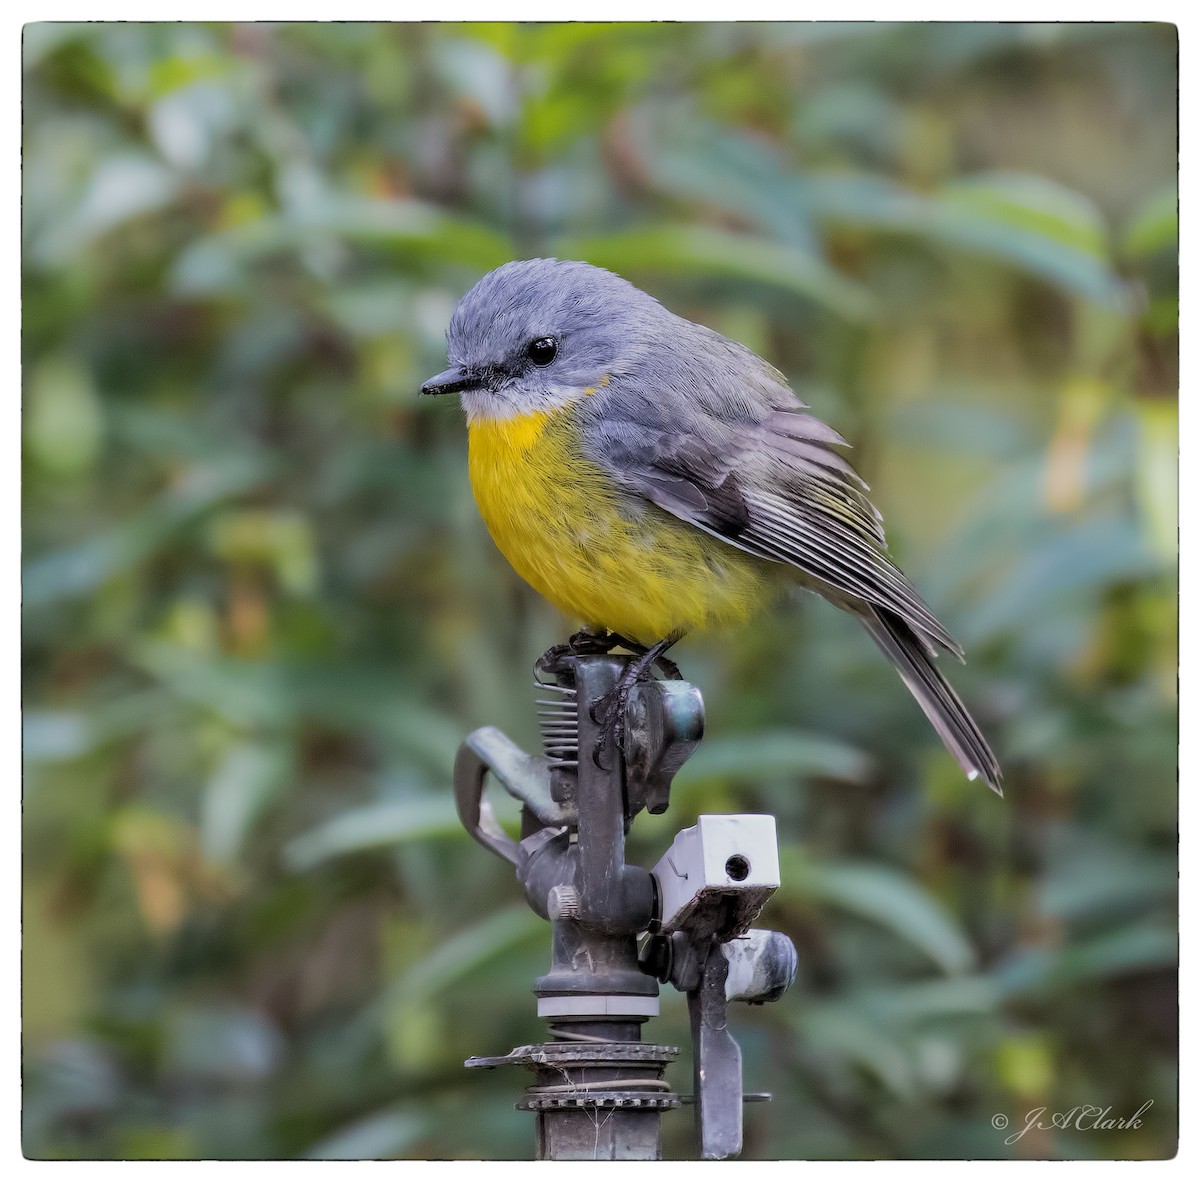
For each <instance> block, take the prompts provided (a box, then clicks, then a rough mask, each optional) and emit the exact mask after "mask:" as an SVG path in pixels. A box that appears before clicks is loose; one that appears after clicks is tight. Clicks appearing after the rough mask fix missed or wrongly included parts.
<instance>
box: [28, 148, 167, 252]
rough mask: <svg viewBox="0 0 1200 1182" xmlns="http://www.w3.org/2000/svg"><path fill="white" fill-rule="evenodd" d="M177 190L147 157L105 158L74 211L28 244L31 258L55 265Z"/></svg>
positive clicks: (155, 163) (129, 155) (162, 204)
mask: <svg viewBox="0 0 1200 1182" xmlns="http://www.w3.org/2000/svg"><path fill="white" fill-rule="evenodd" d="M177 189H178V181H177V180H176V178H175V177H174V176H172V174H171V173H170V171H169V170H167V169H166V168H164V167H163V166H162V165H161V164H158V163H157V162H156V161H154V160H151V159H150V158H149V157H147V156H142V155H139V154H134V153H128V154H123V155H119V156H114V157H113V158H112V159H109V160H105V161H103V162H102V163H101V164H100V166H99V167H98V168H97V169H96V172H95V174H94V175H93V176H92V178H91V182H90V184H89V185H88V187H87V189H86V190H85V191H84V193H83V196H82V198H81V199H80V201H79V204H78V206H77V207H76V208H75V210H74V211H73V212H72V213H71V214H70V215H69V216H68V217H67V218H66V219H64V220H63V221H61V222H59V223H57V224H56V225H54V226H53V227H51V228H49V229H47V230H46V231H44V232H43V233H42V235H41V237H40V238H38V239H37V240H36V241H35V242H34V243H33V244H32V245H31V246H30V248H29V255H30V258H31V259H34V260H36V261H38V262H40V263H41V264H43V265H46V266H50V265H54V264H56V263H60V262H62V261H63V260H65V259H67V258H68V257H70V256H71V255H72V254H74V253H76V252H78V251H80V250H82V249H84V248H85V247H87V246H88V245H89V244H90V243H91V242H92V241H93V240H94V239H95V238H97V237H99V236H100V235H101V234H104V233H106V232H107V231H109V230H111V229H113V228H114V227H116V226H118V225H120V224H121V223H122V222H125V221H128V220H129V219H131V218H135V217H137V216H139V215H140V214H144V213H148V212H150V211H151V210H155V209H159V208H161V207H162V206H164V205H166V204H167V203H168V202H169V201H171V200H172V199H173V198H174V197H175V194H176V191H177Z"/></svg>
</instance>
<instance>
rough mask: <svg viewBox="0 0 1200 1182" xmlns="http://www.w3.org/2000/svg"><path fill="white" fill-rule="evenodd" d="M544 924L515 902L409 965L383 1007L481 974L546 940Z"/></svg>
mask: <svg viewBox="0 0 1200 1182" xmlns="http://www.w3.org/2000/svg"><path fill="white" fill-rule="evenodd" d="M549 935H550V930H549V927H548V926H547V924H546V921H545V920H544V919H542V918H541V917H540V916H538V915H535V914H534V913H533V912H532V911H531V910H530V909H529V908H528V907H527V906H526V905H525V904H524V903H514V904H513V905H512V906H510V907H505V908H504V909H503V910H501V911H496V912H493V913H492V914H491V915H489V916H488V917H487V918H486V919H482V920H480V921H479V922H478V923H476V924H473V925H472V926H471V927H469V928H466V929H464V930H463V931H461V932H459V933H457V934H456V935H454V936H451V937H450V938H449V939H447V940H445V941H443V943H442V944H441V945H440V946H439V947H438V948H437V949H436V950H435V951H434V952H432V953H430V955H429V956H427V957H425V958H424V959H422V960H419V961H417V962H415V963H414V964H412V965H410V966H409V967H408V968H407V969H406V970H405V971H404V973H402V974H401V975H400V977H399V978H398V979H397V980H396V981H394V982H393V983H392V985H391V986H389V988H388V990H387V993H386V995H385V1000H386V1004H389V1005H390V1004H403V1005H416V1004H418V1003H420V1002H423V1001H427V1000H429V999H430V998H432V997H434V996H435V995H437V994H439V993H441V992H442V991H443V990H445V989H448V988H449V987H450V986H451V985H454V984H457V983H458V982H459V981H463V980H467V979H468V978H472V977H475V976H476V975H477V974H479V973H481V972H482V971H483V970H484V968H486V967H487V966H488V965H489V964H491V963H492V962H493V961H495V960H498V959H499V958H500V957H502V956H505V955H507V954H508V953H510V952H512V951H514V950H515V949H517V948H520V947H522V946H524V945H525V944H527V943H529V942H530V941H532V940H533V939H535V938H539V939H541V940H546V939H548V938H549Z"/></svg>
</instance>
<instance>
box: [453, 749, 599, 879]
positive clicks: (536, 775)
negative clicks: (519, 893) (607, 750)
mask: <svg viewBox="0 0 1200 1182" xmlns="http://www.w3.org/2000/svg"><path fill="white" fill-rule="evenodd" d="M488 772H491V773H492V775H493V776H495V777H496V779H497V780H499V781H500V784H501V786H502V787H503V788H504V790H505V791H506V792H507V793H508V794H509V795H510V796H512V797H515V798H516V799H517V800H519V801H520V802H521V803H522V804H523V805H524V806H525V807H526V808H527V809H528V810H529V811H530V812H531V813H533V815H534V816H535V817H537V819H538V820H539V821H541V823H542V824H543V825H547V826H550V825H553V826H560V825H568V824H574V823H575V818H574V816H573V815H571V814H568V812H567V810H565V809H564V808H563V806H562V805H560V804H559V803H558V802H557V801H556V800H554V798H553V797H552V796H551V795H550V765H549V763H548V762H547V761H546V760H545V759H542V758H540V757H538V756H534V755H528V754H526V752H524V751H522V750H521V748H520V747H518V746H517V745H516V743H514V742H513V741H512V740H511V739H510V738H509V737H508V736H507V735H505V734H504V733H503V732H502V731H499V730H497V729H496V728H495V727H494V726H483V727H480V728H479V729H478V730H477V731H472V732H471V733H470V734H469V735H468V736H467V737H466V739H465V740H464V741H463V744H462V746H461V747H459V749H458V758H457V759H455V761H454V803H455V806H456V807H457V809H458V819H459V820H460V821H462V823H463V828H464V829H466V831H467V832H468V833H469V834H470V835H471V836H472V837H473V838H474V839H475V840H476V841H477V842H479V844H480V845H482V846H484V847H485V848H487V849H489V850H491V851H492V853H493V854H499V856H500V857H502V858H503V859H504V860H505V861H507V862H511V863H512V864H513V865H514V866H515V865H516V864H517V843H516V842H515V841H513V839H512V838H511V837H509V836H508V834H507V833H505V832H504V830H503V829H501V828H500V823H499V821H497V820H496V814H495V812H494V811H493V810H492V806H491V803H490V802H489V801H488V800H487V799H486V798H485V797H484V785H485V782H486V780H487V775H488Z"/></svg>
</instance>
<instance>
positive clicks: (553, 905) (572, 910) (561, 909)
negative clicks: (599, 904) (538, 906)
mask: <svg viewBox="0 0 1200 1182" xmlns="http://www.w3.org/2000/svg"><path fill="white" fill-rule="evenodd" d="M546 910H547V912H549V915H550V918H551V919H574V918H575V917H576V916H577V915H578V914H579V892H578V891H577V890H576V889H575V888H574V887H573V886H571V885H570V884H569V883H565V882H560V883H559V884H558V886H554V887H551V888H550V893H549V894H548V895H547V896H546Z"/></svg>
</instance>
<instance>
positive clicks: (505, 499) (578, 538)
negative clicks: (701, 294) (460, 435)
mask: <svg viewBox="0 0 1200 1182" xmlns="http://www.w3.org/2000/svg"><path fill="white" fill-rule="evenodd" d="M469 464H470V474H471V487H472V489H473V490H474V493H475V502H476V504H477V505H478V506H479V512H480V514H481V516H482V517H483V520H484V522H485V523H486V525H487V527H488V531H489V532H490V533H491V535H492V539H493V540H494V541H495V543H496V545H497V546H498V547H499V549H500V551H501V553H502V554H503V555H504V556H505V558H507V559H508V561H509V562H510V563H511V564H512V566H513V569H514V570H516V572H517V573H518V574H519V575H520V576H521V577H522V578H523V579H524V580H525V581H526V582H527V583H529V585H530V586H532V587H533V588H534V590H536V591H538V592H539V593H540V594H542V595H544V596H545V597H546V598H547V599H548V600H550V602H551V603H553V604H554V605H555V606H556V607H558V608H559V609H560V610H561V611H563V612H565V613H567V614H568V615H571V616H574V617H576V618H578V619H580V620H582V621H583V622H584V623H586V624H590V625H593V626H601V627H605V628H609V629H611V630H612V631H614V632H619V633H620V634H621V635H623V636H627V637H629V638H630V639H631V640H640V641H642V642H643V643H647V644H649V643H653V642H654V641H656V640H661V639H662V638H663V637H664V636H667V635H668V634H669V633H671V632H674V631H677V630H683V631H690V630H691V629H694V628H704V627H711V626H715V625H719V624H722V623H729V622H734V621H739V620H742V619H744V618H745V617H746V616H748V615H749V614H750V613H751V612H752V611H753V610H754V609H755V608H756V607H757V606H758V605H759V603H760V602H761V601H762V599H763V597H764V596H765V595H766V594H767V592H768V580H767V578H766V574H765V566H766V564H764V563H760V562H758V561H756V560H754V559H751V558H750V557H749V556H747V555H745V554H743V553H742V552H741V551H740V550H738V549H736V548H735V547H732V546H727V545H726V544H724V543H723V542H720V541H718V540H717V539H715V538H711V537H709V535H707V534H705V533H704V532H703V531H701V530H698V529H696V528H694V527H692V526H689V525H687V524H686V523H685V522H682V521H679V520H678V519H677V518H675V517H672V516H670V515H669V514H666V513H663V512H661V511H660V510H658V509H656V508H655V507H654V506H652V505H646V506H645V507H644V509H641V510H634V509H631V508H630V507H629V506H628V505H627V504H625V503H623V502H622V500H621V498H620V497H619V495H618V493H617V491H616V489H615V488H614V487H613V486H612V484H611V482H610V480H609V479H608V477H607V476H606V474H605V473H604V472H603V470H602V469H600V468H598V467H597V466H596V465H594V464H592V463H591V462H590V461H588V460H587V459H585V458H584V456H583V455H582V453H581V451H580V448H579V436H578V431H577V428H576V425H575V422H574V418H573V416H572V414H571V411H570V408H567V409H565V410H559V411H555V412H552V413H547V414H535V415H525V416H521V417H518V418H512V419H507V420H477V421H476V422H474V423H472V424H471V427H470V444H469Z"/></svg>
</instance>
